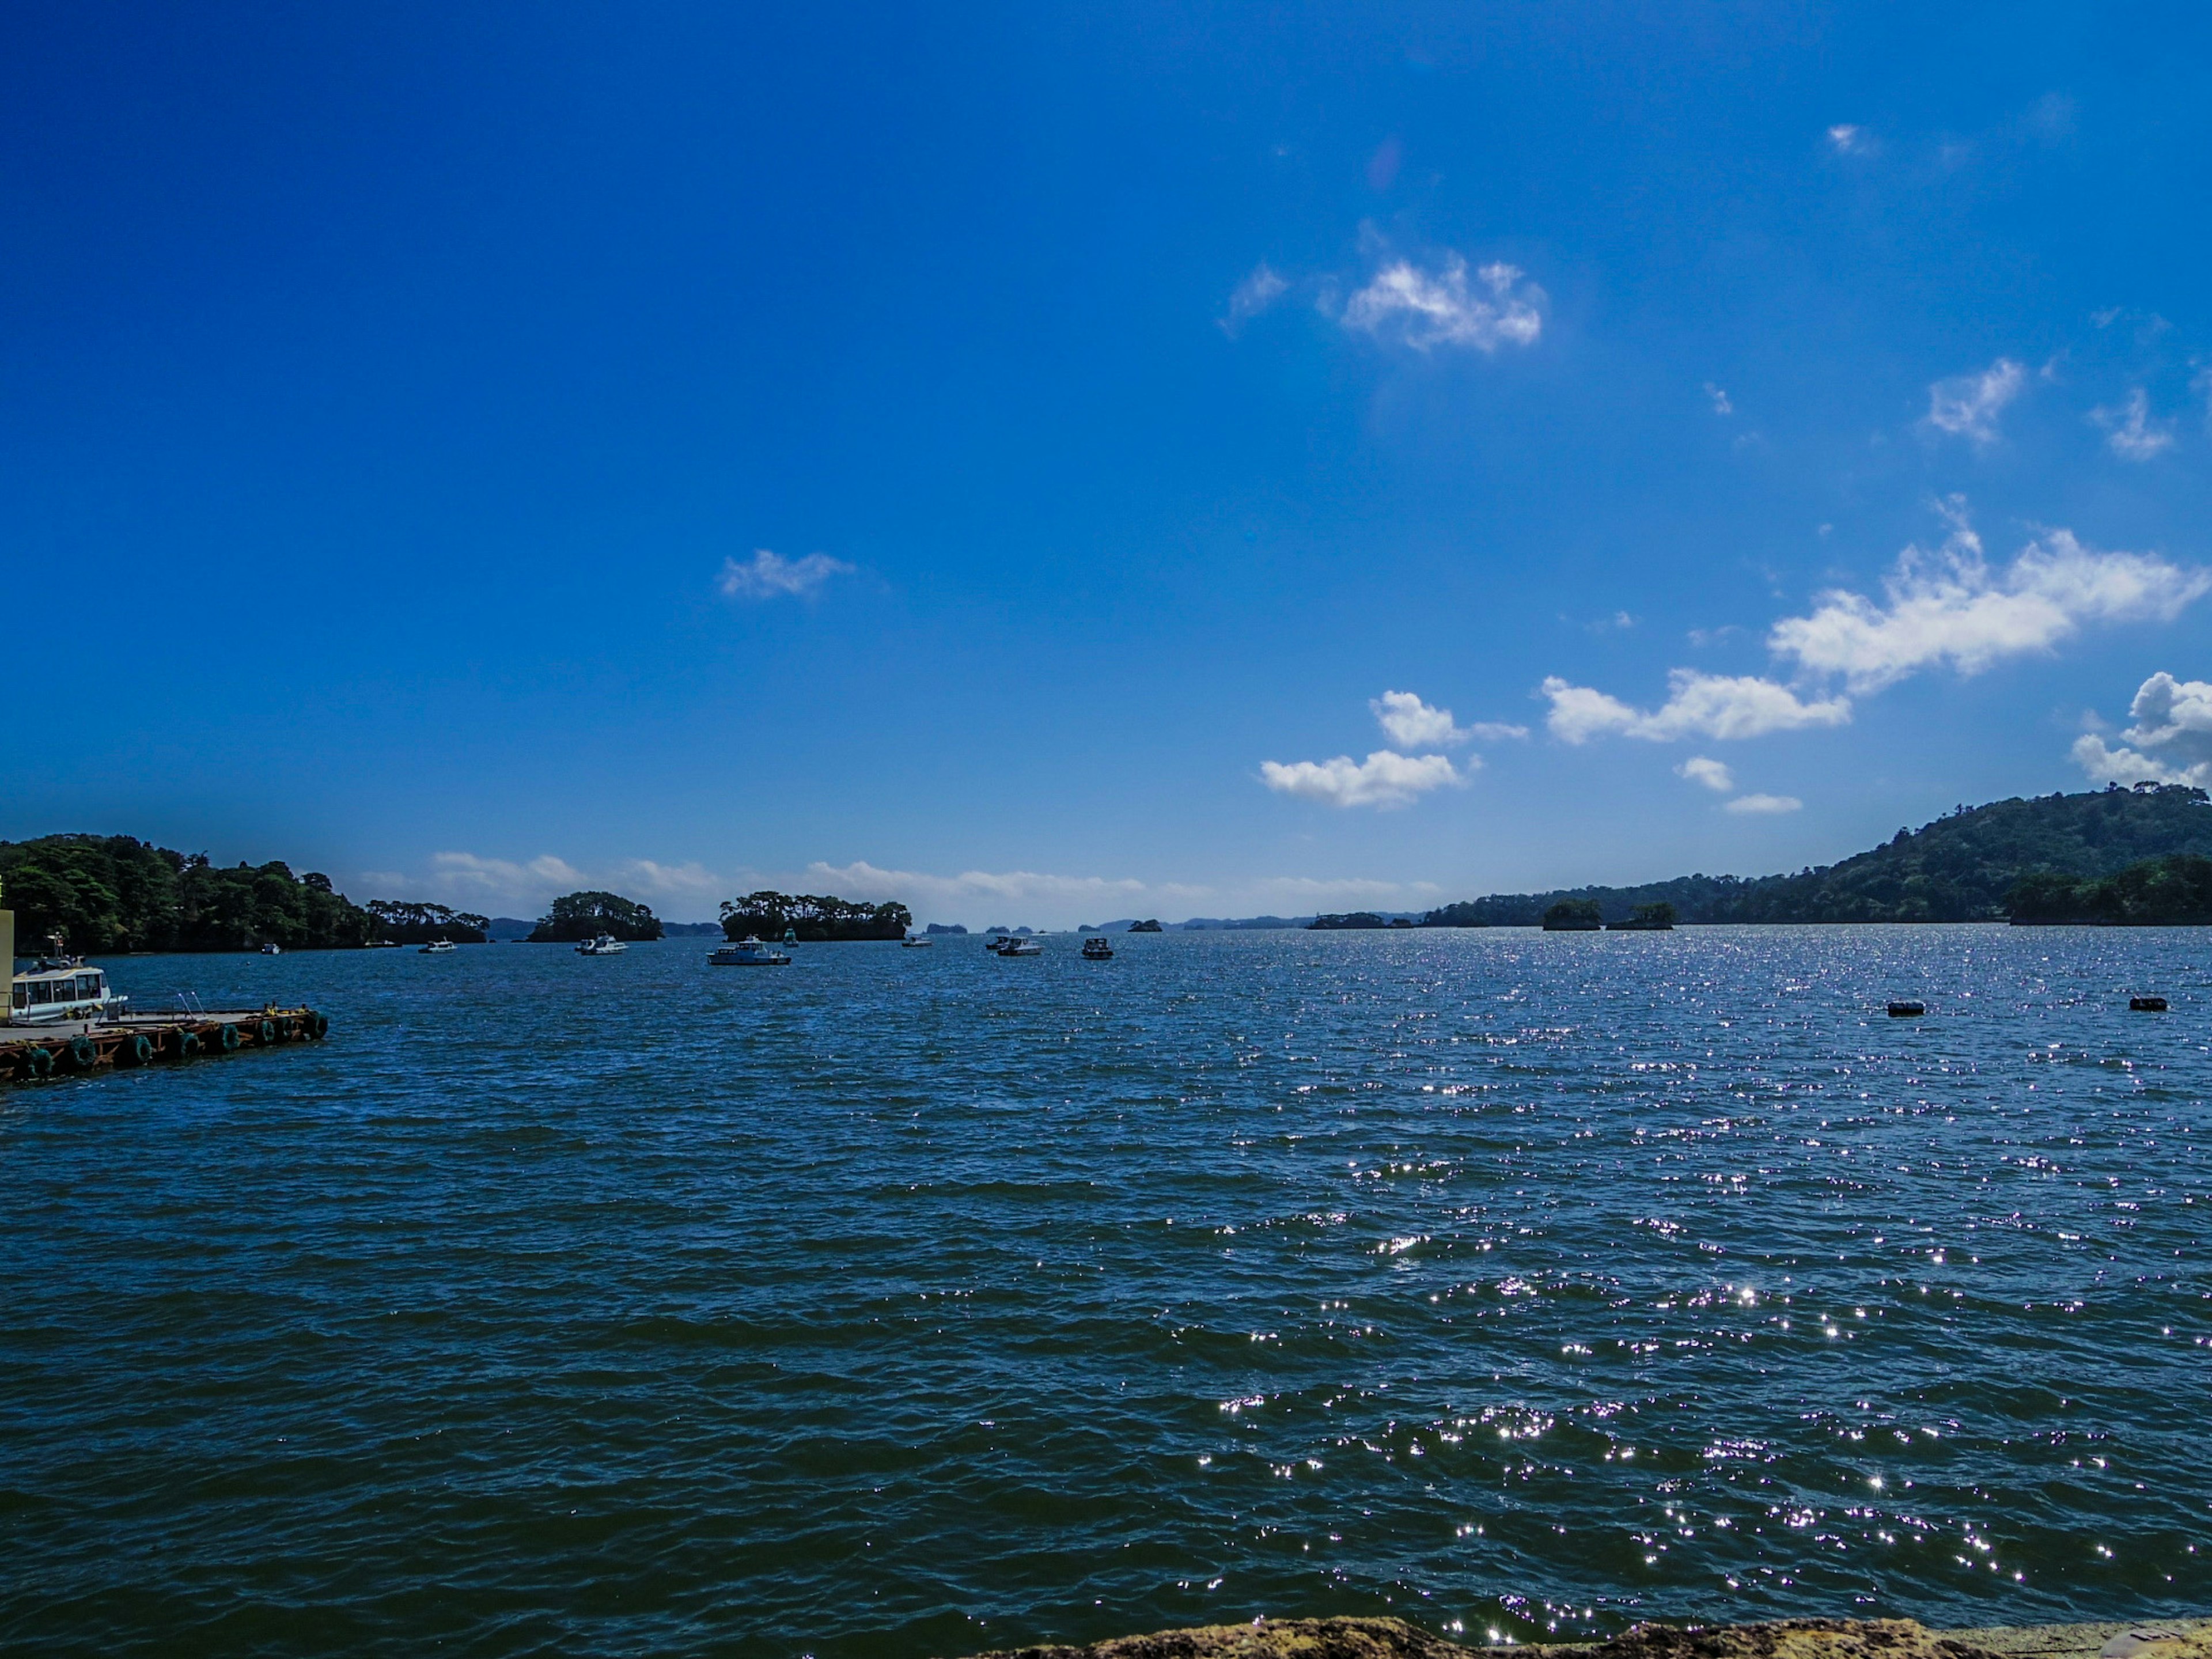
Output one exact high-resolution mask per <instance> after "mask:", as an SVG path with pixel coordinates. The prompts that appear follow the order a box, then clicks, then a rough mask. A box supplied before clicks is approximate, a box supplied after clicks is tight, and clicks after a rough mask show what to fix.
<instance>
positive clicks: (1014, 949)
mask: <svg viewBox="0 0 2212 1659" xmlns="http://www.w3.org/2000/svg"><path fill="white" fill-rule="evenodd" d="M991 954H992V955H993V956H997V957H1041V956H1042V955H1043V954H1044V946H1043V945H1040V944H1038V943H1037V942H1036V940H1035V939H1025V938H1024V937H1023V936H1022V935H1021V934H1019V933H1007V934H1005V935H1003V936H1002V937H1001V938H1000V940H999V942H998V943H997V944H995V945H992V946H991Z"/></svg>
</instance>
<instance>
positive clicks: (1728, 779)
mask: <svg viewBox="0 0 2212 1659" xmlns="http://www.w3.org/2000/svg"><path fill="white" fill-rule="evenodd" d="M1674 774H1675V775H1676V776H1677V777H1684V778H1687V779H1689V781H1691V782H1692V783H1702V784H1703V785H1705V787H1706V788H1708V789H1717V790H1718V791H1719V792H1720V793H1722V794H1723V795H1725V794H1726V793H1728V792H1729V790H1731V789H1733V788H1735V773H1733V772H1731V771H1729V769H1728V767H1727V765H1726V764H1725V763H1723V762H1720V761H1717V760H1710V759H1708V758H1706V757H1705V756H1703V755H1692V756H1691V757H1690V758H1689V759H1687V760H1686V761H1684V762H1683V763H1681V764H1680V766H1678V767H1676V768H1675V769H1674Z"/></svg>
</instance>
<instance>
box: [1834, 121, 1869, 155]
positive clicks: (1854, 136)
mask: <svg viewBox="0 0 2212 1659" xmlns="http://www.w3.org/2000/svg"><path fill="white" fill-rule="evenodd" d="M1828 148H1829V149H1832V150H1833V151H1835V153H1836V154H1837V155H1872V154H1873V153H1874V140H1873V139H1872V138H1870V137H1868V136H1867V130H1866V129H1865V128H1864V127H1855V126H1852V125H1850V124H1849V123H1838V125H1835V126H1832V127H1830V128H1829V129H1828Z"/></svg>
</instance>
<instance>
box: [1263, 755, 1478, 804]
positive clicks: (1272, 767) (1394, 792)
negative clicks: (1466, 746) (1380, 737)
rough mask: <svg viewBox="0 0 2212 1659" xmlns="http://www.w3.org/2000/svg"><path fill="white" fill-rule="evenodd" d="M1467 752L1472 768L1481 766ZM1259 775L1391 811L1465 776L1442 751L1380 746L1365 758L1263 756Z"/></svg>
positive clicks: (1277, 787) (1313, 795)
mask: <svg viewBox="0 0 2212 1659" xmlns="http://www.w3.org/2000/svg"><path fill="white" fill-rule="evenodd" d="M1481 764H1482V762H1481V760H1480V757H1476V756H1473V755H1470V756H1468V760H1467V767H1468V772H1473V771H1474V770H1475V769H1477V768H1479V767H1480V766H1481ZM1260 778H1261V781H1262V782H1263V783H1265V784H1266V785H1267V787H1268V788H1270V789H1273V790H1274V791H1276V792H1277V793H1280V794H1285V795H1296V796H1298V797H1300V798H1301V799H1305V800H1317V801H1321V802H1322V803H1324V804H1326V805H1330V806H1373V807H1378V808H1381V809H1382V810H1383V811H1389V810H1390V809H1392V808H1394V807H1399V806H1410V805H1413V802H1415V801H1416V800H1419V799H1420V798H1421V797H1422V796H1423V795H1425V794H1427V793H1429V792H1430V791H1431V790H1432V789H1441V788H1443V787H1445V786H1446V785H1447V784H1464V783H1465V782H1466V781H1467V778H1466V776H1465V775H1463V774H1462V773H1460V772H1459V771H1457V770H1456V769H1454V767H1453V766H1452V763H1451V762H1450V761H1449V760H1448V759H1446V758H1445V757H1443V756H1442V755H1401V754H1398V753H1396V752H1395V751H1394V750H1389V749H1378V750H1376V751H1375V752H1374V753H1373V754H1371V755H1370V756H1368V757H1367V758H1366V759H1365V760H1364V761H1355V760H1353V759H1352V757H1351V756H1349V755H1339V756H1338V757H1336V758H1335V759H1334V760H1325V761H1292V762H1290V763H1288V764H1285V763H1283V762H1280V761H1261V763H1260Z"/></svg>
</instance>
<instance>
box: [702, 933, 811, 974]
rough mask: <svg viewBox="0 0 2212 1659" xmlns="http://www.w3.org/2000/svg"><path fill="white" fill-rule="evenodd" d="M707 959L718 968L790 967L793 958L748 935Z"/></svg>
mask: <svg viewBox="0 0 2212 1659" xmlns="http://www.w3.org/2000/svg"><path fill="white" fill-rule="evenodd" d="M707 960H708V962H710V963H714V966H715V967H717V968H788V967H790V966H791V958H790V957H787V956H786V955H784V953H783V952H782V951H779V950H777V949H776V948H775V946H773V945H763V944H762V943H761V942H760V941H759V940H758V939H754V938H752V937H750V935H748V936H747V937H745V938H744V939H739V940H738V942H737V943H736V944H735V945H724V946H722V948H721V949H720V950H719V951H714V952H712V953H710V954H709V955H708V957H707Z"/></svg>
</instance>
